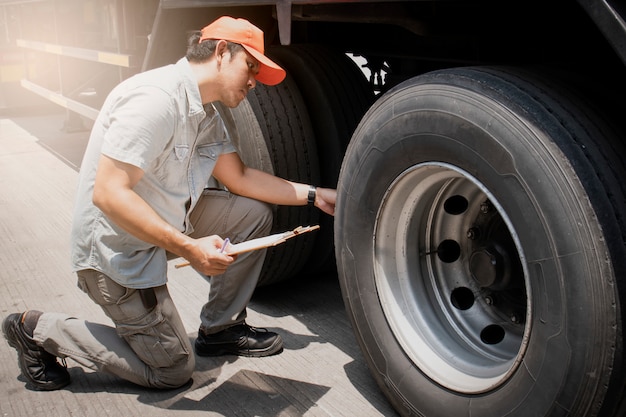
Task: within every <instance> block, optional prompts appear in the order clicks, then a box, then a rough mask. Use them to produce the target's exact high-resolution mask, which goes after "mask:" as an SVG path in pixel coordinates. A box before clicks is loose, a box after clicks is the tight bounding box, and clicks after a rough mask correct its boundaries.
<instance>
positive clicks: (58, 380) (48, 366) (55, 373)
mask: <svg viewBox="0 0 626 417" xmlns="http://www.w3.org/2000/svg"><path fill="white" fill-rule="evenodd" d="M28 313H29V312H28V311H27V312H25V313H22V314H20V313H13V314H10V315H8V316H7V317H6V318H5V319H4V321H3V322H2V333H4V338H5V339H6V340H7V342H9V345H11V347H13V348H15V350H17V363H18V365H19V366H20V370H21V371H22V375H24V377H26V378H27V379H28V381H29V382H30V383H31V384H33V385H34V387H35V388H36V389H39V390H44V391H52V390H57V389H61V388H63V387H64V386H66V385H67V384H69V383H70V374H69V372H67V368H66V367H65V366H62V365H61V364H59V363H58V362H57V357H56V356H54V355H52V354H50V353H48V352H46V351H45V350H44V349H42V348H40V347H39V346H37V344H36V343H35V341H34V340H33V336H32V334H28V332H27V331H26V329H25V328H24V320H25V319H26V315H27V314H28Z"/></svg>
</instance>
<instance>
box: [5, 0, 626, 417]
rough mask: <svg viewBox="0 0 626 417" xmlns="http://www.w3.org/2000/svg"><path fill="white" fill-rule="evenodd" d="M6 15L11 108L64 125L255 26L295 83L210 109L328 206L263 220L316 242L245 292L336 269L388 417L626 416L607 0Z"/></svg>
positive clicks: (619, 185) (614, 23)
mask: <svg viewBox="0 0 626 417" xmlns="http://www.w3.org/2000/svg"><path fill="white" fill-rule="evenodd" d="M0 6H1V7H2V19H3V21H2V23H3V28H2V29H3V31H2V32H3V34H2V36H3V41H2V44H1V45H2V48H3V55H6V56H9V55H10V57H11V58H10V59H9V58H7V59H6V60H3V63H4V65H14V64H13V63H14V60H15V51H16V49H17V48H19V50H20V51H21V52H20V53H21V54H22V55H23V60H24V63H25V65H24V67H23V70H22V71H23V74H22V76H20V77H19V78H21V81H19V84H20V85H21V87H24V88H25V89H21V90H20V91H22V92H21V93H17V92H15V91H17V90H14V89H13V87H14V84H15V83H16V82H17V81H15V78H16V77H15V76H14V75H15V68H14V67H11V71H8V72H6V71H5V73H4V74H5V75H6V74H8V73H10V74H13V75H12V76H11V77H8V79H6V81H7V82H5V83H3V88H4V90H3V91H4V92H5V93H6V92H7V91H11V92H12V93H11V97H13V99H14V100H17V101H19V99H20V98H23V97H25V96H24V95H26V94H32V93H34V94H36V95H37V96H41V97H44V98H47V99H49V100H52V101H54V102H56V103H58V104H60V105H62V106H64V107H66V108H67V109H68V117H67V123H66V128H67V129H73V128H80V125H81V123H84V120H86V119H93V118H95V117H96V115H97V112H98V109H99V107H100V105H101V103H102V102H103V100H104V98H105V97H106V94H107V93H108V91H110V89H111V88H112V87H113V86H114V85H115V84H117V83H118V82H120V81H121V80H122V79H124V78H127V77H129V76H131V75H132V74H134V73H137V72H139V71H144V70H148V69H151V68H155V67H157V66H161V65H166V64H171V63H173V62H175V61H176V60H177V59H178V58H180V57H181V56H183V55H184V53H185V48H186V39H187V37H188V34H189V33H190V31H193V30H198V29H200V28H202V27H203V26H204V25H206V24H207V23H209V22H211V21H212V20H213V19H215V18H217V17H219V16H221V15H225V14H226V15H231V16H236V17H245V18H247V19H249V20H251V21H252V22H254V23H255V24H257V25H258V26H260V27H262V28H263V30H264V32H265V34H266V44H267V45H268V46H267V54H268V55H269V56H271V57H272V58H273V59H275V60H276V61H277V62H279V63H281V64H282V65H283V66H284V67H285V68H286V69H287V71H288V74H289V76H288V77H287V79H286V81H285V82H284V83H282V84H280V85H279V86H277V87H265V86H263V85H257V88H256V89H255V90H254V91H253V92H252V93H250V94H249V97H248V99H247V100H246V101H245V102H243V103H242V104H241V105H240V106H239V107H238V108H236V109H232V110H230V109H223V108H221V109H220V112H221V113H222V114H223V117H224V118H225V120H226V122H227V124H228V125H229V128H230V131H231V134H232V136H233V139H234V140H235V141H236V143H237V144H238V146H239V148H240V152H241V155H242V157H243V159H244V160H245V161H246V162H247V163H248V164H250V165H252V166H255V167H259V168H262V169H265V170H268V171H271V172H274V173H276V174H278V175H281V176H284V177H287V178H290V179H294V180H298V181H302V182H308V183H313V184H316V185H322V186H331V187H335V186H336V187H337V189H338V202H337V213H336V217H335V218H334V219H333V218H330V217H328V216H325V215H320V214H319V212H318V211H317V210H311V209H309V208H282V207H281V208H277V209H276V221H275V226H274V228H275V230H276V231H283V230H287V229H289V228H293V227H295V226H298V225H301V224H320V225H321V229H320V232H319V233H317V234H315V235H313V234H312V235H311V236H302V237H301V238H299V239H294V240H293V241H291V242H289V243H288V244H285V245H282V246H280V247H277V248H276V249H275V250H273V251H271V252H270V253H269V254H268V257H267V260H266V263H265V266H264V271H263V275H262V278H261V285H267V284H272V283H275V282H278V281H282V280H285V279H289V278H293V277H300V276H304V275H315V274H320V273H325V272H327V271H334V270H336V271H337V272H338V276H339V281H340V285H341V288H342V294H343V297H344V300H345V306H346V310H347V313H348V315H349V317H350V320H351V322H352V324H353V328H354V332H355V335H356V339H357V340H358V343H359V344H360V346H361V348H362V351H363V354H364V356H365V358H366V360H367V362H368V365H369V367H370V369H371V372H372V375H373V377H374V378H375V379H376V381H377V382H378V384H379V386H380V389H381V390H382V391H384V393H385V394H386V396H387V397H388V399H389V401H390V402H391V403H392V404H393V405H394V407H395V409H396V410H397V411H398V412H399V413H400V414H401V415H406V416H427V417H439V416H445V417H455V416H468V417H469V416H473V417H474V416H478V417H501V416H523V417H527V416H615V417H618V416H624V415H626V401H625V400H624V398H625V384H626V364H625V359H626V355H625V354H624V330H625V325H624V320H625V318H626V317H625V311H626V306H625V303H626V249H625V247H626V245H625V241H626V214H625V213H626V187H625V186H624V178H626V175H625V174H626V169H625V168H626V163H625V157H626V152H625V151H624V148H625V145H626V140H625V138H626V135H625V129H624V128H625V127H626V126H625V122H626V117H624V116H625V115H626V113H625V112H624V106H623V104H624V97H626V95H625V94H626V89H625V85H624V84H625V80H626V68H625V63H626V24H625V15H626V5H625V4H624V2H623V1H618V0H603V1H601V0H578V1H575V0H568V1H565V0H551V1H546V0H537V1H515V2H511V1H501V0H499V1H481V0H463V1H436V0H432V1H349V0H346V1H322V0H310V1H295V0H294V1H289V0H276V1H264V0H249V1H236V0H223V1H217V0H216V1H209V0H205V1H203V0H161V1H157V0H84V1H83V0H54V1H53V0H49V1H14V0H11V1H0ZM5 52H7V54H5ZM9 52H10V54H8V53H9ZM6 62H9V64H6ZM5 69H6V67H5ZM4 102H5V106H11V105H12V104H11V99H10V98H9V97H8V96H7V94H4Z"/></svg>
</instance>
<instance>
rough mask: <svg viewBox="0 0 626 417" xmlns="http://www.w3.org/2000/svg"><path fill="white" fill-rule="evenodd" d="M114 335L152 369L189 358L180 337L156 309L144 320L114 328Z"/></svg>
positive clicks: (168, 365)
mask: <svg viewBox="0 0 626 417" xmlns="http://www.w3.org/2000/svg"><path fill="white" fill-rule="evenodd" d="M117 333H118V334H119V335H120V337H122V338H124V340H126V342H127V343H128V344H129V345H130V346H131V347H132V349H133V350H134V351H135V353H136V354H137V356H138V357H139V358H140V359H141V360H142V361H143V362H145V363H146V364H147V365H148V366H151V367H153V368H167V367H171V366H173V365H175V364H177V363H179V362H180V361H181V360H185V359H186V358H187V357H188V356H189V352H188V351H187V349H186V345H185V344H184V343H183V342H182V340H181V335H179V334H177V333H176V331H175V329H174V328H173V327H172V326H171V324H170V322H169V321H167V320H166V319H165V317H164V316H163V314H162V313H161V307H160V306H158V305H157V307H156V308H154V309H153V310H151V311H150V312H148V314H146V315H145V316H143V317H141V318H137V319H136V320H132V321H130V320H129V321H128V322H127V323H125V324H123V325H118V327H117ZM182 337H186V335H183V336H182Z"/></svg>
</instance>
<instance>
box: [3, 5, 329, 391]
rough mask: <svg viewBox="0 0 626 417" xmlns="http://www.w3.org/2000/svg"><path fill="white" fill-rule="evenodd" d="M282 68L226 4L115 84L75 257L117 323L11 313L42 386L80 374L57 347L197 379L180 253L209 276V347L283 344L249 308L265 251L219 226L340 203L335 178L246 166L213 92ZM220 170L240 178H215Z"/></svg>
mask: <svg viewBox="0 0 626 417" xmlns="http://www.w3.org/2000/svg"><path fill="white" fill-rule="evenodd" d="M284 77H285V71H284V70H283V69H282V68H280V66H278V65H277V64H276V63H274V62H272V61H271V60H270V59H269V58H267V57H266V56H265V55H264V44H263V32H262V31H261V30H260V29H258V28H257V27H255V26H253V25H252V24H250V23H249V22H248V21H246V20H244V19H233V18H230V17H223V18H220V19H218V20H216V21H215V22H213V23H211V24H210V25H208V26H207V27H205V28H204V29H202V31H201V32H200V33H199V34H196V35H195V36H192V38H191V40H190V46H189V49H188V52H187V55H186V57H185V58H182V59H181V60H179V61H178V62H177V63H176V64H175V65H169V66H166V67H163V68H159V69H155V70H152V71H148V72H145V73H142V74H138V75H136V76H134V77H131V78H130V79H128V80H126V81H124V82H122V83H121V84H120V85H119V86H117V87H116V88H115V89H114V90H113V91H112V92H111V93H110V94H109V97H108V98H107V100H106V102H105V103H104V105H103V107H102V110H101V112H100V115H99V117H98V119H97V120H96V122H95V124H94V128H93V131H92V133H91V137H90V140H89V144H88V147H87V150H86V152H85V156H84V160H83V163H82V166H81V172H80V178H79V186H78V194H77V203H76V209H75V213H74V222H73V228H72V263H73V266H74V270H75V271H76V272H77V276H78V286H79V287H80V288H81V289H82V290H83V291H84V292H86V293H87V294H88V295H89V297H90V298H91V299H92V300H93V301H94V302H96V303H97V304H98V305H100V306H101V307H102V308H103V310H104V312H105V313H106V314H107V316H108V317H110V318H111V320H112V321H113V323H114V324H115V328H112V327H108V326H104V325H98V324H94V323H89V322H85V321H83V320H79V319H76V318H73V317H70V316H68V315H65V314H61V313H42V312H39V311H27V312H25V313H21V314H20V313H14V314H11V315H9V316H8V317H7V318H5V320H4V321H3V324H2V329H3V332H4V334H5V337H6V339H7V340H8V342H9V344H10V345H11V346H13V347H14V348H15V349H16V350H17V351H18V363H19V365H20V369H21V372H22V374H24V376H25V377H26V378H27V379H28V380H29V381H30V382H31V383H32V384H33V385H34V386H35V387H36V388H39V389H42V390H54V389H59V388H62V387H63V386H65V385H66V384H68V383H69V382H70V377H69V373H68V371H67V369H66V367H65V366H63V365H61V364H59V362H58V361H57V357H60V358H65V357H71V358H72V359H74V360H76V361H77V362H79V363H80V364H82V365H84V366H87V367H89V368H92V369H96V370H100V371H104V372H108V373H111V374H114V375H117V376H119V377H121V378H124V379H126V380H129V381H132V382H134V383H136V384H139V385H142V386H146V387H155V388H175V387H179V386H181V385H183V384H185V383H186V382H187V381H188V380H189V379H190V377H191V375H192V372H193V369H194V365H195V359H194V356H193V354H192V346H191V344H190V342H189V340H188V338H187V335H186V332H185V329H184V326H183V323H182V321H181V319H180V317H179V314H178V312H177V310H176V308H175V306H174V305H173V303H172V300H171V297H170V295H169V293H168V290H167V286H166V281H167V277H166V270H167V259H168V257H172V256H180V257H183V258H185V259H186V260H187V261H189V263H190V264H191V265H192V266H193V267H194V268H195V269H196V270H197V271H198V272H199V273H201V274H203V275H205V276H207V277H211V278H210V283H211V286H210V292H209V297H208V302H207V303H206V304H205V305H204V306H203V308H202V311H201V314H200V319H201V325H200V329H199V331H198V337H197V339H196V341H195V346H194V347H195V352H196V354H197V355H200V356H210V355H221V354H237V355H246V356H267V355H273V354H276V353H279V352H280V351H281V350H282V340H281V338H280V336H279V335H277V334H276V333H273V332H269V331H266V330H262V329H258V328H254V327H251V326H249V325H248V324H246V322H245V318H246V306H247V304H248V302H249V301H250V298H251V296H252V293H253V291H254V288H255V286H256V283H257V280H258V276H259V273H260V270H261V267H262V264H263V258H264V251H254V252H249V253H245V254H241V255H238V256H230V255H228V250H226V251H222V247H223V246H224V245H225V240H224V239H222V237H220V236H224V237H226V236H228V237H229V238H230V239H231V240H232V241H233V242H234V243H237V242H239V241H244V240H248V239H252V238H255V237H260V236H265V235H267V234H268V233H269V231H270V229H271V220H272V218H271V210H270V208H269V206H268V204H267V203H270V204H281V205H306V204H314V205H315V206H317V207H318V208H320V209H321V210H323V211H324V212H326V213H328V214H334V205H335V198H336V192H335V190H332V189H324V188H317V189H316V188H315V187H312V186H309V185H307V184H300V183H294V182H290V181H287V180H283V179H280V178H277V177H275V176H272V175H269V174H267V173H264V172H261V171H258V170H255V169H251V168H249V167H246V166H244V164H243V163H242V161H241V159H240V158H239V156H238V155H237V153H236V152H235V149H234V147H233V145H232V144H231V142H230V139H229V136H228V132H226V130H225V127H224V124H223V122H222V120H221V118H220V116H219V114H218V113H217V112H216V110H215V108H214V107H213V105H212V104H211V103H213V102H216V101H221V102H222V103H223V104H224V105H226V106H229V107H235V106H237V105H238V104H239V103H240V102H241V101H242V100H243V99H244V98H245V96H246V94H247V92H248V91H249V90H250V89H252V88H254V87H255V85H256V82H257V81H259V82H262V83H265V84H268V85H274V84H278V83H280V82H281V81H282V80H283V79H284ZM211 175H212V176H213V177H214V178H215V179H217V180H218V181H219V182H220V183H221V184H224V185H225V186H226V188H227V189H228V191H224V190H213V189H207V188H206V184H207V182H208V180H209V178H210V176H211Z"/></svg>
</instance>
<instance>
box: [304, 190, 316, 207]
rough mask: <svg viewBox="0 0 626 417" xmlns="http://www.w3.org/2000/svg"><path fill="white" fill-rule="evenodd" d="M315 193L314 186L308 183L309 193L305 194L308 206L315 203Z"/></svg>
mask: <svg viewBox="0 0 626 417" xmlns="http://www.w3.org/2000/svg"><path fill="white" fill-rule="evenodd" d="M315 195H316V188H315V186H313V185H309V195H308V196H307V199H306V202H307V204H308V205H309V206H312V205H314V204H315Z"/></svg>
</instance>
